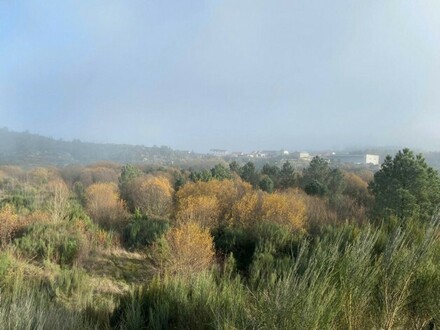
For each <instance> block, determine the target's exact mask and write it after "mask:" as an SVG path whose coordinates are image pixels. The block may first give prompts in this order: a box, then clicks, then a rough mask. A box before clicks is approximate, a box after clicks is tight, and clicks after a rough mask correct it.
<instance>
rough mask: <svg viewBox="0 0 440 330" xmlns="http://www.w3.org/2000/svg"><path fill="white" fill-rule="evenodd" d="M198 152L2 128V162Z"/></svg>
mask: <svg viewBox="0 0 440 330" xmlns="http://www.w3.org/2000/svg"><path fill="white" fill-rule="evenodd" d="M195 156H196V155H194V154H191V153H189V152H187V151H176V150H173V149H171V148H169V147H163V146H162V147H145V146H138V145H126V144H103V143H89V142H81V141H79V140H74V141H63V140H55V139H52V138H48V137H45V136H41V135H38V134H31V133H28V132H22V133H19V132H13V131H10V130H9V129H7V128H1V129H0V164H3V165H5V164H11V165H24V166H45V165H55V166H64V165H68V164H89V163H93V162H97V161H104V160H106V161H112V162H117V163H137V162H148V163H172V162H173V161H174V160H175V159H179V160H182V159H183V158H192V157H195Z"/></svg>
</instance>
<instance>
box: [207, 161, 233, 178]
mask: <svg viewBox="0 0 440 330" xmlns="http://www.w3.org/2000/svg"><path fill="white" fill-rule="evenodd" d="M211 175H212V177H213V178H214V179H216V180H220V181H221V180H225V179H230V178H231V171H230V170H229V169H228V168H226V167H225V166H223V165H222V164H217V165H215V166H214V167H213V168H211Z"/></svg>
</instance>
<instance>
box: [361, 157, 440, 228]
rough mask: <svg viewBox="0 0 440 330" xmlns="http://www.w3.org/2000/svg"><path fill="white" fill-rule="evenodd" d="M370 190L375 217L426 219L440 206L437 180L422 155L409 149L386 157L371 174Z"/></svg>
mask: <svg viewBox="0 0 440 330" xmlns="http://www.w3.org/2000/svg"><path fill="white" fill-rule="evenodd" d="M369 190H370V191H371V192H372V194H373V195H374V197H375V202H374V207H373V215H374V216H375V217H376V218H386V217H389V216H397V217H398V218H399V219H405V218H408V217H416V218H420V219H421V220H428V219H430V217H431V216H432V215H433V213H434V210H435V209H436V207H437V206H438V205H439V203H440V178H439V175H438V173H437V171H435V170H434V169H432V168H431V167H429V166H428V165H427V164H426V162H425V159H424V158H423V156H422V155H421V154H419V155H417V156H415V155H414V153H413V152H412V151H411V150H409V149H403V150H401V151H399V152H398V153H397V154H396V155H395V156H394V158H392V157H391V156H390V155H388V156H387V157H386V158H385V160H384V162H383V164H382V166H381V169H380V170H379V171H378V172H376V173H375V174H374V180H373V181H372V182H371V183H370V184H369Z"/></svg>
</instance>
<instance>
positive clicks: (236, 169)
mask: <svg viewBox="0 0 440 330" xmlns="http://www.w3.org/2000/svg"><path fill="white" fill-rule="evenodd" d="M229 170H230V171H231V172H234V173H237V174H238V175H240V171H241V167H240V165H239V164H238V163H237V161H235V160H234V161H233V162H231V163H230V164H229Z"/></svg>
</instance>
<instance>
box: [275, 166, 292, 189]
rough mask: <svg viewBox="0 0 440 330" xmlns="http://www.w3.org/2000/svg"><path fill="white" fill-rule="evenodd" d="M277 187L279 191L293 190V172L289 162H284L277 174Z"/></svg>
mask: <svg viewBox="0 0 440 330" xmlns="http://www.w3.org/2000/svg"><path fill="white" fill-rule="evenodd" d="M279 177H280V179H279V186H280V188H281V189H288V188H293V187H294V186H295V181H296V180H295V170H294V168H293V166H292V164H290V163H289V162H285V163H284V164H283V167H282V168H281V170H280V174H279Z"/></svg>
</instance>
